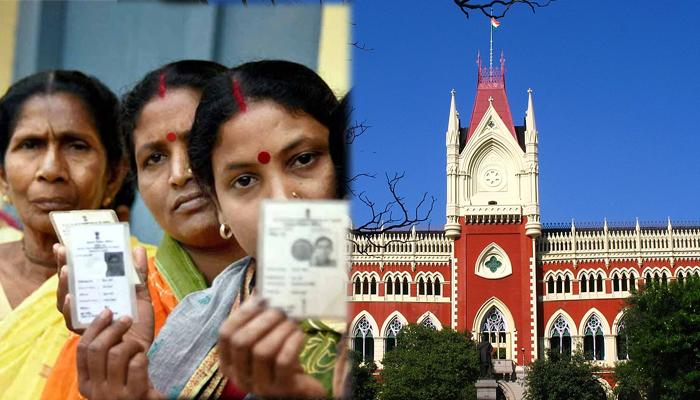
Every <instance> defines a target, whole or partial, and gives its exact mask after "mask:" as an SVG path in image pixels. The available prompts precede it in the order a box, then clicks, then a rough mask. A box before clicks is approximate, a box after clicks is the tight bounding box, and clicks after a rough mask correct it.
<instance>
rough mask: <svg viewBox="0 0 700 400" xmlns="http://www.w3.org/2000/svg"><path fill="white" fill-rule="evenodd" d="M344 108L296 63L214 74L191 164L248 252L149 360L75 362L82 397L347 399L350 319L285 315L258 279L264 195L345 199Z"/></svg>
mask: <svg viewBox="0 0 700 400" xmlns="http://www.w3.org/2000/svg"><path fill="white" fill-rule="evenodd" d="M346 115H347V113H346V110H345V103H344V102H343V103H341V102H339V101H338V100H337V98H336V97H335V95H334V94H333V92H332V91H331V90H330V88H329V87H328V85H327V84H326V83H325V82H324V81H323V80H322V79H321V78H320V77H319V76H318V75H316V73H314V72H313V71H311V70H310V69H308V68H306V67H304V66H302V65H299V64H296V63H291V62H287V61H259V62H252V63H247V64H243V65H241V66H238V67H236V68H233V69H232V70H230V71H228V72H227V73H225V74H222V75H220V76H218V77H216V78H214V79H213V80H212V81H211V82H210V84H209V85H208V86H207V88H205V90H204V93H203V94H202V99H201V101H200V104H199V106H198V108H197V114H196V116H195V122H194V124H193V126H192V132H191V134H190V140H189V146H188V150H189V155H190V160H191V161H192V170H193V173H194V175H195V177H196V179H197V181H198V182H199V184H200V186H201V187H202V188H203V190H204V191H205V192H206V193H207V194H208V195H209V196H210V197H211V199H212V200H213V202H214V204H215V205H216V209H217V215H218V219H219V222H220V224H221V229H220V234H221V235H222V237H232V236H233V237H235V238H236V239H237V240H238V242H239V243H240V245H241V247H242V248H243V249H244V250H245V252H246V253H247V254H248V255H249V256H250V257H248V258H246V259H243V260H240V261H237V262H233V263H232V264H231V265H229V266H228V267H227V268H226V269H225V270H224V271H223V272H221V273H220V274H219V276H217V278H216V279H215V280H214V282H213V283H212V286H211V288H208V289H205V290H202V291H199V292H194V293H192V294H190V295H189V296H187V297H186V298H185V299H183V301H181V302H180V303H179V304H178V306H177V307H176V308H175V309H174V310H173V312H172V313H171V314H170V316H169V317H168V321H167V322H166V324H165V326H164V327H163V329H161V331H160V333H159V334H158V336H157V337H156V339H155V341H154V342H153V344H152V345H151V347H150V350H149V352H148V360H147V363H145V365H144V363H140V362H132V361H130V360H134V357H136V356H135V355H132V354H131V353H128V352H126V351H122V349H119V348H117V349H115V350H110V351H112V354H117V355H118V358H119V359H120V360H122V361H121V362H119V363H110V362H109V361H108V360H106V359H103V358H100V357H92V355H91V354H90V353H89V352H88V353H86V354H84V356H83V359H82V360H81V357H80V356H79V360H78V363H79V365H80V364H81V363H84V364H85V365H87V364H89V363H93V364H95V365H107V367H106V369H104V370H101V371H99V373H97V374H96V373H94V372H92V371H90V370H88V369H80V370H79V380H80V382H81V383H80V385H81V388H83V387H84V388H85V389H86V390H85V392H84V393H83V394H84V395H87V396H88V397H94V398H99V397H100V396H103V395H106V394H107V393H105V392H103V391H102V388H104V387H105V384H104V382H109V381H115V380H118V381H120V382H123V383H122V385H121V388H120V389H119V393H122V394H123V395H124V397H132V398H146V397H148V398H152V397H168V398H238V399H240V398H243V397H244V396H246V394H249V395H254V396H260V397H265V398H267V397H270V398H326V397H329V396H330V397H343V395H344V388H345V385H344V382H345V377H346V376H347V369H346V368H347V363H346V362H345V359H346V357H345V353H344V350H345V349H346V346H344V345H343V344H342V343H341V340H340V338H341V335H342V333H343V332H344V329H345V327H344V324H343V323H340V324H332V323H330V322H329V321H320V320H304V321H295V320H292V319H289V318H287V317H286V316H285V315H284V314H283V313H282V312H280V311H279V310H276V309H271V308H269V307H267V306H266V305H265V303H264V302H263V301H261V300H260V299H258V298H256V296H255V295H254V288H255V258H256V250H257V241H258V232H257V226H258V215H259V207H260V202H261V201H262V200H263V199H266V198H272V199H293V198H300V199H335V198H342V197H344V193H345V178H344V177H345V171H346V165H345V127H346V124H347V121H346ZM129 327H130V322H129V321H128V320H126V321H116V322H115V323H112V324H111V325H110V324H109V323H107V322H96V323H93V324H92V325H91V326H90V327H89V328H88V329H87V330H86V332H85V334H84V335H83V338H82V339H81V341H83V342H84V344H85V345H87V346H89V345H90V344H91V343H94V342H98V343H105V342H109V343H115V344H116V343H119V342H120V340H121V338H123V337H125V336H124V335H125V334H126V333H127V332H128V331H129ZM116 346H117V345H115V346H114V347H116ZM114 347H113V348H114ZM103 363H104V364H103Z"/></svg>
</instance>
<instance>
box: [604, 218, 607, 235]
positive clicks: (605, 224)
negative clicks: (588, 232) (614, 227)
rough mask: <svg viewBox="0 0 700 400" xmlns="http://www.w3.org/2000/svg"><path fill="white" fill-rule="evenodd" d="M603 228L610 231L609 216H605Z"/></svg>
mask: <svg viewBox="0 0 700 400" xmlns="http://www.w3.org/2000/svg"><path fill="white" fill-rule="evenodd" d="M603 230H604V231H605V232H607V231H608V218H607V217H606V218H603Z"/></svg>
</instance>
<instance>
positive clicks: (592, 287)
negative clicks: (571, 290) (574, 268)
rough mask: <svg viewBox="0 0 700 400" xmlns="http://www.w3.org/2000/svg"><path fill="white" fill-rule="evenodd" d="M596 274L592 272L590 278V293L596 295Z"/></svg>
mask: <svg viewBox="0 0 700 400" xmlns="http://www.w3.org/2000/svg"><path fill="white" fill-rule="evenodd" d="M595 290H596V289H595V274H594V273H592V272H591V274H590V275H589V276H588V291H589V292H592V293H595Z"/></svg>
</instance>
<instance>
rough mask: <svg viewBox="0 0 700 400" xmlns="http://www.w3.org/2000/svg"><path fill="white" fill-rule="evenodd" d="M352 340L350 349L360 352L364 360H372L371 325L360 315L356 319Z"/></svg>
mask: <svg viewBox="0 0 700 400" xmlns="http://www.w3.org/2000/svg"><path fill="white" fill-rule="evenodd" d="M352 342H353V346H352V349H353V350H355V351H356V352H358V353H360V354H362V360H363V361H364V362H369V361H374V335H373V334H372V325H370V323H369V321H367V318H365V317H362V318H361V319H360V320H359V321H357V324H356V325H355V329H354V331H353V340H352Z"/></svg>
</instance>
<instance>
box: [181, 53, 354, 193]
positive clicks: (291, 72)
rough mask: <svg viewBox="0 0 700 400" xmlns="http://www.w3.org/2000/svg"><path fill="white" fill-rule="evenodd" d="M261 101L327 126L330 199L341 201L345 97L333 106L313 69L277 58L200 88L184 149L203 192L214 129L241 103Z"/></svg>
mask: <svg viewBox="0 0 700 400" xmlns="http://www.w3.org/2000/svg"><path fill="white" fill-rule="evenodd" d="M234 82H235V86H236V87H235V88H234ZM238 96H240V97H241V98H237V97H238ZM262 100H271V101H273V102H275V103H277V104H279V105H280V106H282V107H284V108H285V109H286V110H288V111H290V112H303V113H305V114H308V115H310V116H311V117H313V118H314V119H316V120H317V121H318V122H319V123H321V124H322V125H323V126H325V127H326V128H328V131H329V138H328V140H329V148H330V155H331V159H332V161H333V165H334V167H335V172H336V174H335V175H336V188H335V189H336V196H337V197H338V198H342V197H344V196H345V193H346V189H347V187H346V184H345V177H346V175H347V156H346V146H345V135H346V129H347V125H348V102H349V98H348V97H347V96H346V98H345V99H343V101H340V102H339V101H338V99H337V98H336V97H335V95H334V94H333V91H332V90H331V89H330V87H328V85H327V84H326V82H324V81H323V79H322V78H321V77H320V76H318V75H317V74H316V73H315V72H314V71H313V70H311V69H309V68H307V67H305V66H303V65H301V64H297V63H294V62H290V61H282V60H264V61H255V62H249V63H245V64H241V65H240V66H238V67H235V68H233V69H231V70H229V72H228V73H226V74H223V75H219V76H217V77H216V78H214V79H212V80H211V82H210V83H209V85H207V87H206V88H205V89H204V92H203V93H202V99H201V100H200V102H199V106H198V107H197V113H196V115H195V118H194V123H193V125H192V130H191V131H190V136H189V145H188V152H189V158H190V163H191V165H192V171H193V173H194V175H195V178H196V179H197V181H198V182H199V184H200V185H201V186H202V187H203V188H204V190H205V191H208V192H209V193H212V194H213V193H215V190H214V176H213V170H212V153H213V151H214V147H215V145H216V143H217V140H218V138H219V128H220V127H221V125H223V124H224V123H225V122H226V121H228V120H230V119H231V118H233V117H234V116H235V115H236V114H237V113H239V112H240V111H241V106H245V102H246V101H262ZM239 102H242V103H241V104H239Z"/></svg>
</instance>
